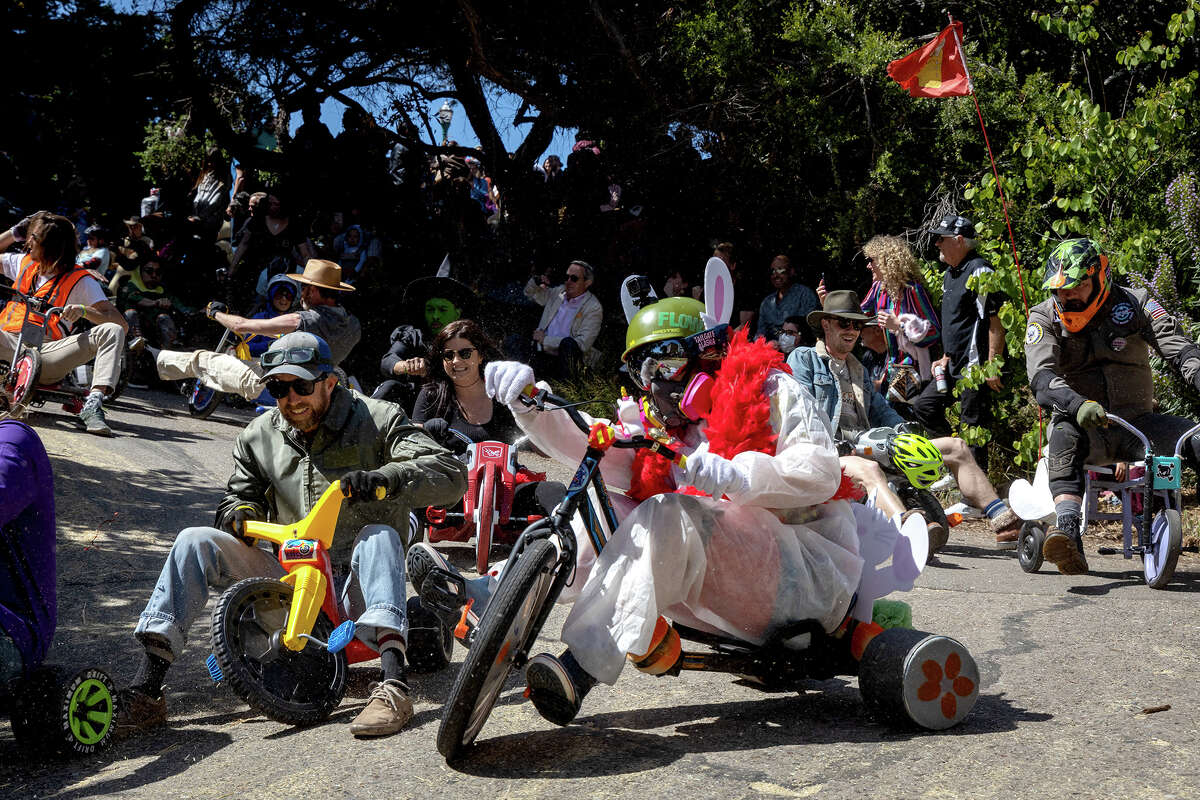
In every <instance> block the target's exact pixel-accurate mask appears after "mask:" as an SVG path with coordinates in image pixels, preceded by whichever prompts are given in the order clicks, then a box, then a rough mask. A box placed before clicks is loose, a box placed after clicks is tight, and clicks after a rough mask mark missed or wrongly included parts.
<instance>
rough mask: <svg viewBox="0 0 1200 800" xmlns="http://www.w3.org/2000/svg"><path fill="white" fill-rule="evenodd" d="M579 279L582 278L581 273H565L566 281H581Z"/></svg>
mask: <svg viewBox="0 0 1200 800" xmlns="http://www.w3.org/2000/svg"><path fill="white" fill-rule="evenodd" d="M581 280H583V276H582V275H572V274H571V273H569V272H568V273H567V283H574V282H575V281H581Z"/></svg>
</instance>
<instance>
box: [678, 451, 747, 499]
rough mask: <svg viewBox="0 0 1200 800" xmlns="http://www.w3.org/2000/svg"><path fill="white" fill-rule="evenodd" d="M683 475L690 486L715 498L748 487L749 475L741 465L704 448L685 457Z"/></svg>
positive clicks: (744, 489) (742, 490)
mask: <svg viewBox="0 0 1200 800" xmlns="http://www.w3.org/2000/svg"><path fill="white" fill-rule="evenodd" d="M684 475H685V480H686V481H687V483H688V484H689V485H690V486H695V487H696V488H697V489H699V490H700V491H702V492H708V493H709V494H711V495H712V496H713V497H716V498H720V497H721V495H725V494H736V493H737V492H744V491H746V489H748V488H750V477H749V476H748V475H747V474H746V471H745V470H744V469H743V468H742V467H741V466H739V465H737V464H735V463H733V462H732V461H730V460H729V459H728V458H723V457H722V456H719V455H717V454H716V453H710V452H708V451H707V450H706V449H700V450H697V451H696V452H694V453H692V454H691V455H690V456H688V457H687V466H686V469H685V470H684Z"/></svg>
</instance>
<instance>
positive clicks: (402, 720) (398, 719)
mask: <svg viewBox="0 0 1200 800" xmlns="http://www.w3.org/2000/svg"><path fill="white" fill-rule="evenodd" d="M412 717H413V704H412V700H409V699H408V687H407V686H405V685H404V684H403V683H401V682H400V681H397V680H386V681H380V682H379V683H372V684H371V696H370V702H369V703H367V707H366V708H364V709H363V710H362V711H360V712H359V714H358V716H357V717H355V718H354V721H353V722H351V723H350V733H352V734H354V735H355V736H359V737H362V736H390V735H391V734H393V733H396V732H397V731H399V730H400V729H401V728H403V727H404V726H405V725H406V724H408V721H409V720H410V719H412Z"/></svg>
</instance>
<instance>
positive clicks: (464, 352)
mask: <svg viewBox="0 0 1200 800" xmlns="http://www.w3.org/2000/svg"><path fill="white" fill-rule="evenodd" d="M455 355H457V356H458V357H459V358H461V359H462V360H463V361H470V360H471V356H473V355H475V348H474V347H464V348H461V349H459V350H443V351H442V361H453V360H454V356H455Z"/></svg>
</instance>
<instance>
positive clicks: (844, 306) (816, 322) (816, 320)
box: [806, 289, 875, 332]
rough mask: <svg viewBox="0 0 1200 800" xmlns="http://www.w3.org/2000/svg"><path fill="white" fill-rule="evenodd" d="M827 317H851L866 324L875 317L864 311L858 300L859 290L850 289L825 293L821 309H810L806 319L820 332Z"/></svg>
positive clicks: (850, 318)
mask: <svg viewBox="0 0 1200 800" xmlns="http://www.w3.org/2000/svg"><path fill="white" fill-rule="evenodd" d="M826 317H829V318H830V319H849V320H854V321H856V322H862V323H864V324H869V323H871V322H873V321H874V319H875V318H874V317H872V316H870V315H868V314H864V313H862V308H861V307H860V305H859V302H858V292H853V291H850V290H849V289H838V290H837V291H836V292H830V293H829V294H827V295H825V303H824V304H823V305H822V307H821V309H820V310H818V311H810V312H809V314H808V316H807V317H806V319H807V320H808V324H809V326H810V327H812V328H813V329H814V330H816V331H818V332H819V331H820V330H821V320H823V319H825V318H826Z"/></svg>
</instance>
